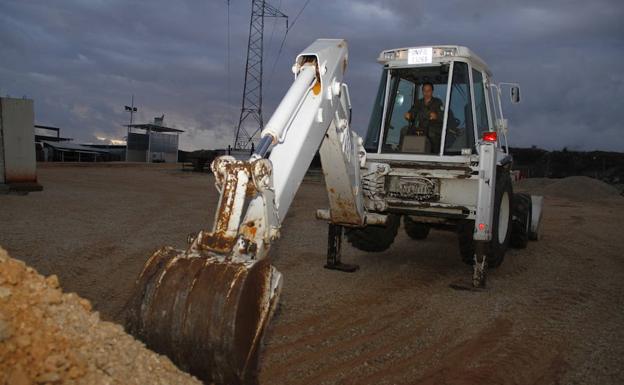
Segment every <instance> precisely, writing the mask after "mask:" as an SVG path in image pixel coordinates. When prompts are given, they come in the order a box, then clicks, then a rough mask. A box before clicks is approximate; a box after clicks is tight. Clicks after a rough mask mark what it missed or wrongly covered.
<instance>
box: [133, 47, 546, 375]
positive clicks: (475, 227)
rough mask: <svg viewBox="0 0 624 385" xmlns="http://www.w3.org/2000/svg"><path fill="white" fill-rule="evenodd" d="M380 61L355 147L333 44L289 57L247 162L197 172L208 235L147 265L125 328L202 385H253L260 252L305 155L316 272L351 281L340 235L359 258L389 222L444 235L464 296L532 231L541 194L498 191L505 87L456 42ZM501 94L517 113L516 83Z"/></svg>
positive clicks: (342, 52)
mask: <svg viewBox="0 0 624 385" xmlns="http://www.w3.org/2000/svg"><path fill="white" fill-rule="evenodd" d="M378 61H379V62H380V64H382V67H383V68H382V76H381V81H380V85H379V90H378V92H377V97H376V99H375V104H374V107H373V112H372V114H371V120H370V124H369V127H368V133H367V136H366V140H364V139H362V138H361V137H360V136H359V135H358V134H357V133H356V132H355V131H353V130H352V129H351V124H350V123H351V103H350V99H349V90H348V87H347V85H346V84H345V83H344V80H343V78H344V73H345V70H346V68H347V62H348V54H347V43H346V42H345V41H344V40H331V39H320V40H317V41H315V42H314V43H313V44H312V45H310V46H309V47H308V48H306V49H305V50H304V51H303V52H302V53H301V54H299V55H298V56H297V58H296V60H295V64H294V65H293V68H292V69H293V72H294V75H295V80H294V82H293V84H292V86H291V87H290V89H289V90H288V91H287V93H286V95H285V96H284V98H283V100H282V101H281V103H280V104H279V106H278V107H277V109H276V111H275V113H274V114H273V115H272V117H271V119H270V120H269V122H268V123H267V125H266V126H265V127H264V129H263V130H262V132H261V136H260V141H259V144H258V145H257V146H256V147H255V151H254V153H253V154H252V155H251V156H250V157H249V159H247V160H237V159H235V158H233V157H230V156H221V157H218V158H216V159H215V160H214V161H213V163H212V165H211V168H212V171H213V173H214V177H215V185H216V188H217V190H218V191H219V193H220V198H219V203H218V208H217V211H216V213H215V218H214V224H213V227H212V229H211V230H210V231H208V230H204V231H201V232H199V233H198V235H197V236H196V237H194V238H193V239H192V240H191V242H190V245H189V247H188V248H187V249H186V250H176V249H173V248H171V247H164V248H162V249H160V250H158V251H157V252H156V253H154V254H153V255H152V256H151V257H150V258H149V260H148V261H147V262H146V264H145V267H144V269H143V270H142V272H141V273H140V275H139V277H138V279H137V281H136V285H135V289H134V292H133V295H132V297H131V300H130V302H129V306H128V318H127V328H128V331H129V332H130V333H132V334H134V335H135V336H137V337H138V338H139V339H141V340H143V341H144V342H145V343H146V344H147V346H148V347H150V348H151V349H153V350H155V351H157V352H160V353H163V354H166V355H167V356H169V357H170V358H171V359H172V360H173V361H174V362H175V363H176V364H177V365H178V366H179V367H180V368H181V369H183V370H187V371H189V372H190V373H192V374H194V375H196V376H197V377H199V378H200V379H202V380H203V381H205V382H206V383H216V384H254V383H257V369H258V364H259V349H260V346H261V341H262V336H263V334H264V331H265V330H266V327H267V325H268V323H269V321H270V319H271V316H272V314H273V312H274V310H275V307H276V304H277V302H278V299H279V295H280V289H281V286H282V275H281V274H280V272H279V271H277V269H275V267H273V266H272V265H271V260H270V255H269V252H270V248H271V245H272V244H273V243H274V242H276V241H277V239H278V238H279V236H280V232H281V231H287V229H284V228H282V226H281V224H282V223H283V221H284V218H285V217H286V213H287V212H288V209H289V207H290V205H291V203H292V201H293V198H294V196H295V193H296V192H297V190H298V188H299V186H300V184H301V182H302V180H303V177H304V175H305V173H306V171H307V169H308V167H309V165H310V163H311V161H312V159H313V157H314V155H315V153H316V152H317V151H319V152H320V156H321V162H322V167H323V174H324V179H325V184H326V189H327V193H328V196H329V208H327V209H320V210H318V211H317V212H316V217H317V219H320V220H324V221H326V222H327V223H328V251H327V257H326V258H327V260H326V265H325V267H327V268H329V269H334V270H341V271H355V270H357V266H356V265H349V264H344V263H342V262H341V258H340V251H341V242H342V238H343V237H344V236H346V238H347V241H349V243H350V244H351V245H352V246H353V247H355V248H357V249H360V250H363V251H366V252H378V251H382V250H385V249H387V248H389V247H390V245H391V243H392V241H393V240H394V237H395V236H396V234H397V231H398V228H399V225H400V221H401V219H402V220H403V223H404V227H405V230H406V232H407V234H408V235H409V236H410V237H412V238H414V239H423V238H425V237H426V236H427V234H428V233H429V230H430V229H431V228H437V229H445V230H450V231H455V232H457V234H458V240H459V248H460V254H461V257H462V259H463V261H464V262H465V263H467V264H470V265H472V266H473V274H472V282H473V284H474V285H475V286H477V287H478V286H483V285H484V284H485V282H486V272H487V268H488V267H496V266H498V265H500V263H501V262H502V261H503V257H504V255H505V251H506V249H507V247H508V245H509V244H510V242H511V244H512V245H514V246H517V247H525V246H526V243H527V240H528V239H529V238H533V239H535V238H537V237H538V236H539V224H540V219H541V197H534V196H528V195H523V194H514V193H513V191H512V184H511V179H510V168H511V164H512V158H511V156H510V155H509V152H508V148H507V121H506V120H505V119H504V118H503V114H502V103H501V88H502V86H504V85H505V84H495V83H493V82H492V79H491V76H492V75H491V73H490V71H489V70H488V68H487V66H486V64H485V63H484V62H483V61H482V60H481V59H480V58H479V57H478V56H476V55H475V54H474V53H473V52H471V51H470V50H469V49H467V48H465V47H461V46H450V45H441V46H425V47H411V48H400V49H393V50H386V51H383V52H382V53H381V55H380V56H379V59H378ZM510 86H511V96H512V101H513V102H518V101H519V97H520V94H519V87H518V86H517V85H515V84H511V85H510ZM432 98H436V99H438V101H437V102H435V104H433V105H432V104H430V103H431V100H432ZM428 100H429V101H428ZM431 106H434V107H435V108H434V109H435V111H431V109H432V108H433V107H431ZM427 109H429V110H427ZM422 111H427V112H428V113H427V114H425V115H423V114H422Z"/></svg>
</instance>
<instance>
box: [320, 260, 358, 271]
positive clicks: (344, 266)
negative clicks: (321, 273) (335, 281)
mask: <svg viewBox="0 0 624 385" xmlns="http://www.w3.org/2000/svg"><path fill="white" fill-rule="evenodd" d="M323 267H324V268H326V269H329V270H338V271H342V272H345V273H354V272H356V271H358V270H359V269H360V266H359V265H352V264H349V263H340V262H339V263H335V264H329V263H327V264H325V266H323Z"/></svg>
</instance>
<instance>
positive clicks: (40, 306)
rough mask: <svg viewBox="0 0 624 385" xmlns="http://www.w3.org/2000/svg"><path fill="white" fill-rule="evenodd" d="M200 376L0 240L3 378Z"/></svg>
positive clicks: (14, 381) (14, 384)
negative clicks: (156, 350)
mask: <svg viewBox="0 0 624 385" xmlns="http://www.w3.org/2000/svg"><path fill="white" fill-rule="evenodd" d="M35 383H36V384H68V385H70V384H137V385H140V384H148V383H149V384H162V385H166V384H189V385H191V384H199V383H200V382H199V381H197V380H196V379H194V378H192V377H191V376H189V375H188V374H186V373H183V372H181V371H179V370H178V369H177V368H176V367H175V365H174V364H173V363H171V361H169V359H168V358H166V357H164V356H160V355H158V354H155V353H154V352H152V351H150V350H148V349H146V348H145V347H144V346H143V344H141V343H140V342H138V341H136V340H134V339H133V338H132V337H131V336H129V335H127V334H126V333H125V332H124V330H123V328H122V327H121V326H120V325H118V324H114V323H111V322H103V321H101V320H100V317H99V315H98V313H97V312H92V311H91V304H90V303H89V301H87V300H85V299H82V298H80V297H78V296H77V295H76V294H75V293H70V294H63V293H62V291H61V290H60V289H59V282H58V278H57V277H56V275H51V276H49V277H48V278H44V277H43V276H41V275H39V274H37V273H36V272H35V271H34V270H33V269H32V268H30V267H27V266H26V265H25V264H24V262H21V261H17V260H15V259H11V258H10V257H9V256H8V255H7V254H6V252H5V251H4V250H3V249H1V248H0V384H6V385H29V384H35Z"/></svg>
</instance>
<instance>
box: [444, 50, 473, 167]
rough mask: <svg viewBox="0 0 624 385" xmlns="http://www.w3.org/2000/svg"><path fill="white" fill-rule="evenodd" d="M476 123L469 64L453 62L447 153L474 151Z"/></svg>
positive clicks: (445, 143) (446, 143)
mask: <svg viewBox="0 0 624 385" xmlns="http://www.w3.org/2000/svg"><path fill="white" fill-rule="evenodd" d="M474 147H475V141H474V125H473V120H472V100H471V97H470V77H469V73H468V64H466V63H463V62H455V63H454V64H453V81H452V85H451V95H450V100H449V113H448V120H447V125H446V139H445V141H444V154H445V155H459V154H461V151H462V149H465V148H469V149H472V150H473V151H474Z"/></svg>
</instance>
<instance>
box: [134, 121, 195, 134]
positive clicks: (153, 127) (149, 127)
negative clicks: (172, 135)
mask: <svg viewBox="0 0 624 385" xmlns="http://www.w3.org/2000/svg"><path fill="white" fill-rule="evenodd" d="M126 127H129V128H138V129H141V130H151V131H154V132H184V131H183V130H178V129H177V128H171V127H165V126H160V125H158V124H153V123H143V124H127V125H126Z"/></svg>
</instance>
